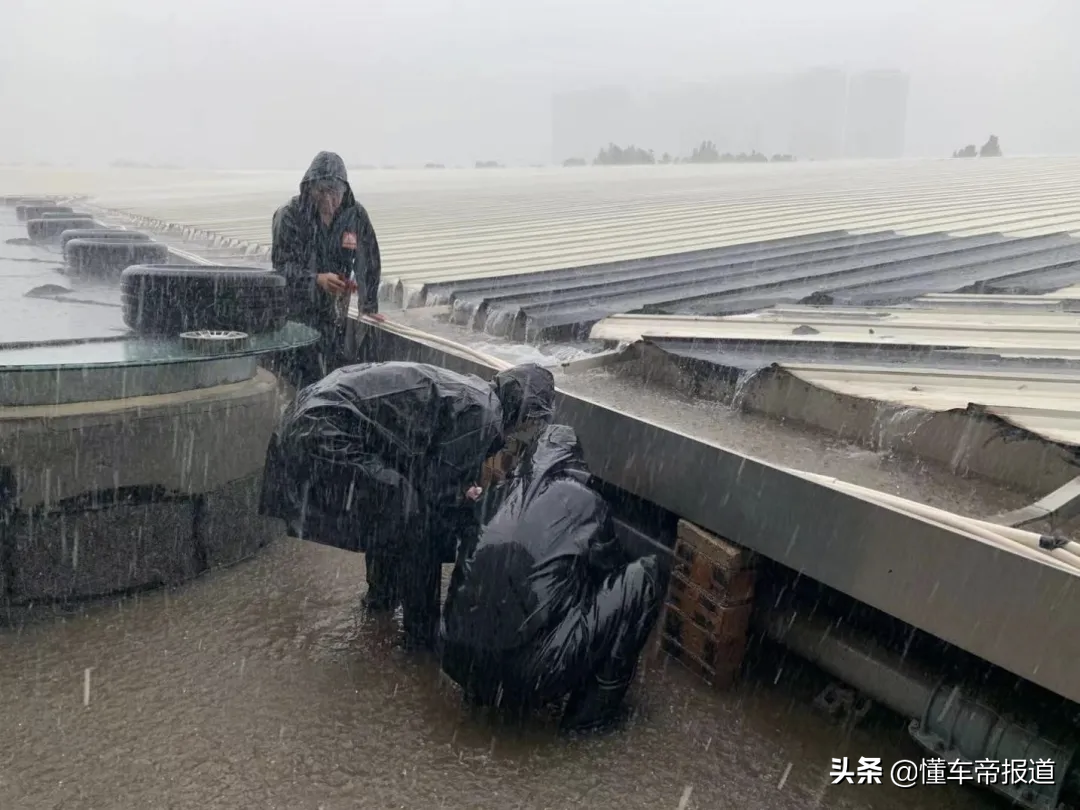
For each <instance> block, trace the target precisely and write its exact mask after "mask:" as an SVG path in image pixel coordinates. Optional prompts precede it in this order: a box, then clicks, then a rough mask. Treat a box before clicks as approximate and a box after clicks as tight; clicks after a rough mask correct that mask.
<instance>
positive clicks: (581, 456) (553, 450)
mask: <svg viewBox="0 0 1080 810" xmlns="http://www.w3.org/2000/svg"><path fill="white" fill-rule="evenodd" d="M528 466H529V472H530V474H531V475H532V476H533V477H534V478H543V477H546V476H549V475H551V474H552V473H553V472H558V471H563V472H570V471H575V472H578V473H585V474H586V476H588V474H589V468H588V466H587V465H586V464H585V451H584V450H582V448H581V441H580V440H579V439H578V436H577V433H576V432H575V431H574V429H573V428H572V427H570V426H569V425H549V426H548V427H546V428H544V430H543V431H542V432H541V433H540V436H539V437H538V438H537V440H536V445H535V446H534V447H533V449H532V452H531V453H530V454H529V457H528Z"/></svg>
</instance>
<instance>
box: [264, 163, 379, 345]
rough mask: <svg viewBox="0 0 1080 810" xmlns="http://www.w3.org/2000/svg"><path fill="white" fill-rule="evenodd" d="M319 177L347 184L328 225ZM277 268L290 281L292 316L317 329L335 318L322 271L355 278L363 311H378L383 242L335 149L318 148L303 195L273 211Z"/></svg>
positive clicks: (302, 184) (334, 305)
mask: <svg viewBox="0 0 1080 810" xmlns="http://www.w3.org/2000/svg"><path fill="white" fill-rule="evenodd" d="M317 180H340V181H341V182H343V183H344V184H345V196H344V197H343V198H342V201H341V207H340V208H338V211H337V214H336V215H335V216H334V219H333V221H332V222H331V223H330V226H329V227H325V226H323V224H322V222H321V221H320V219H319V214H318V210H317V209H316V207H315V201H314V199H313V198H312V196H311V186H312V184H313V183H314V182H315V181H317ZM272 234H273V246H272V248H271V252H270V259H271V262H272V264H273V267H274V270H276V271H277V272H278V273H281V274H282V275H283V276H285V279H286V281H287V282H288V285H289V315H290V317H291V318H294V319H296V320H299V321H301V322H303V323H306V324H308V325H310V326H314V327H316V328H323V327H325V326H326V325H328V324H332V323H334V322H335V321H336V320H337V306H338V304H337V302H336V301H335V298H334V296H331V295H328V294H327V293H325V292H323V290H321V289H320V288H319V287H318V285H317V284H316V283H315V276H316V275H318V274H319V273H337V274H339V275H340V276H342V277H343V278H346V279H350V278H352V279H355V280H356V283H357V287H358V299H359V300H358V303H359V308H360V311H361V312H362V313H365V314H370V313H374V312H378V311H379V281H380V279H381V275H382V264H381V259H380V255H379V243H378V240H377V239H376V238H375V229H374V228H373V227H372V225H371V219H370V218H369V217H368V213H367V211H366V210H365V209H364V206H362V205H360V203H358V202H357V201H356V197H355V196H354V195H353V191H352V187H351V186H350V185H349V175H348V172H347V171H346V169H345V161H344V160H342V159H341V157H340V156H339V155H337V154H335V153H333V152H319V154H317V155H316V156H315V159H314V160H312V161H311V165H310V166H309V167H308V170H307V171H306V172H305V173H304V177H303V179H302V180H301V181H300V193H299V194H298V195H296V196H295V197H293V198H292V199H291V200H290V201H289V202H288V203H286V204H285V205H283V206H282V207H281V208H279V209H278V210H277V211H276V212H274V219H273V225H272Z"/></svg>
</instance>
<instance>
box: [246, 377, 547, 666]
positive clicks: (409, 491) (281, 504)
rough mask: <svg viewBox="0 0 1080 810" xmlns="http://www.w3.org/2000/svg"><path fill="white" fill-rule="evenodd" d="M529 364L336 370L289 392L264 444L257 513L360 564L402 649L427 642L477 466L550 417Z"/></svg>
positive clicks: (542, 382)
mask: <svg viewBox="0 0 1080 810" xmlns="http://www.w3.org/2000/svg"><path fill="white" fill-rule="evenodd" d="M554 395H555V380H554V377H553V376H552V374H551V372H550V371H548V370H547V369H545V368H542V367H540V366H537V365H533V364H527V365H521V366H515V367H514V368H511V369H507V370H506V371H502V372H499V373H498V374H496V375H495V377H494V379H493V380H492V381H491V382H487V381H485V380H483V379H481V378H480V377H476V376H473V375H470V374H458V373H456V372H453V371H449V370H447V369H444V368H439V367H438V366H431V365H427V364H424V363H405V362H391V363H367V364H360V365H354V366H346V367H343V368H340V369H338V370H337V371H334V372H332V373H331V374H329V375H327V376H326V377H325V378H323V379H322V380H320V381H318V382H316V383H314V384H313V385H310V386H308V387H306V388H304V389H303V390H301V391H300V392H299V394H298V395H297V398H296V400H295V401H294V402H293V404H292V405H291V406H290V407H289V408H288V410H286V412H285V414H284V415H283V416H282V421H281V424H280V426H279V427H278V429H277V431H276V432H275V433H274V435H273V437H272V438H271V442H270V448H269V450H268V452H267V459H266V466H265V471H264V477H263V492H262V498H261V504H260V512H261V513H262V514H264V515H268V516H270V517H277V518H281V519H283V520H285V521H286V524H287V526H288V530H289V534H291V535H293V536H297V537H302V538H304V539H308V540H313V541H315V542H319V543H324V544H327V545H332V546H336V547H338V548H344V549H348V550H351V551H361V552H364V553H365V555H366V559H365V562H366V567H367V572H368V576H367V578H368V592H367V595H366V599H365V602H366V605H367V607H368V608H369V609H371V610H391V609H394V608H396V607H397V606H398V604H400V605H401V606H402V608H403V612H404V629H405V634H406V640H407V643H408V644H409V645H410V646H416V647H429V648H430V647H431V646H433V645H434V642H435V639H436V635H437V629H438V622H439V591H440V588H439V586H440V566H441V563H442V562H443V560H445V561H446V562H451V561H453V559H454V545H455V543H454V540H455V539H456V536H457V534H458V532H459V531H460V530H462V529H463V528H464V529H466V530H467V529H468V528H469V526H470V524H472V523H474V522H475V517H474V506H475V504H474V501H475V500H476V499H477V498H479V496H480V494H481V493H480V492H479V491H478V487H477V486H476V482H477V481H479V480H480V473H481V468H482V467H483V464H484V461H485V460H486V459H487V458H488V457H489V456H491V455H492V454H493V453H494V452H496V451H497V450H498V449H499V448H500V446H501V444H502V443H503V442H505V441H507V440H510V439H514V440H516V441H522V440H523V441H526V442H528V441H530V440H531V439H534V438H535V436H536V435H537V434H538V433H539V431H540V429H541V428H542V427H543V425H544V424H547V423H548V422H550V420H551V415H552V405H553V402H554Z"/></svg>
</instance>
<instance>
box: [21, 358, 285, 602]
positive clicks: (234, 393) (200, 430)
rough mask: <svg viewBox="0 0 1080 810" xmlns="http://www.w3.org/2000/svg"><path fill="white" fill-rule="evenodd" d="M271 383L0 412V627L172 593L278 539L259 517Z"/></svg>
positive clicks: (273, 406)
mask: <svg viewBox="0 0 1080 810" xmlns="http://www.w3.org/2000/svg"><path fill="white" fill-rule="evenodd" d="M278 390H279V389H278V383H277V380H276V379H275V378H274V377H273V375H271V374H270V373H269V372H266V371H262V370H260V371H259V372H258V373H257V374H256V375H255V376H254V377H253V378H252V379H250V380H247V381H245V382H240V383H233V384H230V385H221V386H216V387H211V388H203V389H199V390H194V391H187V392H183V393H178V394H167V395H160V396H146V397H135V398H129V399H122V400H112V401H103V402H85V403H72V404H68V405H57V406H32V407H9V408H0V604H3V605H6V607H7V608H8V610H7V611H5V610H0V621H3V620H4V617H5V616H11V615H15V614H17V613H20V612H21V610H20V609H25V608H26V607H28V606H34V605H42V604H46V605H49V604H51V605H55V604H57V603H61V604H63V603H68V604H70V603H77V602H81V601H84V600H88V599H93V598H99V597H103V596H109V595H113V594H122V593H127V592H131V591H135V590H139V589H145V588H150V587H154V586H161V585H170V584H176V583H180V582H183V581H185V580H188V579H190V578H192V577H195V576H197V575H199V574H201V573H203V572H205V571H208V570H210V569H212V568H215V567H218V566H224V565H229V564H231V563H235V562H237V561H239V560H242V559H244V558H245V557H248V556H250V555H251V554H253V553H255V552H256V551H257V550H258V549H259V548H261V547H262V546H263V545H265V544H266V543H267V542H269V541H270V540H271V539H272V538H273V537H274V535H275V534H276V533H278V532H279V530H280V527H278V526H277V524H276V522H275V521H272V520H269V519H264V518H260V517H259V516H258V512H257V508H258V499H259V494H260V487H261V476H262V468H263V463H264V460H265V454H266V447H267V444H268V442H269V440H270V435H271V433H272V432H273V430H274V427H275V426H276V424H277V420H278V415H279V412H280V404H281V403H280V399H279V393H278Z"/></svg>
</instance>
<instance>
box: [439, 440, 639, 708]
mask: <svg viewBox="0 0 1080 810" xmlns="http://www.w3.org/2000/svg"><path fill="white" fill-rule="evenodd" d="M590 480H591V476H590V474H589V471H588V468H587V467H586V465H585V462H584V459H583V456H582V451H581V446H580V444H579V443H578V439H577V436H576V435H575V433H574V431H573V430H572V429H571V428H569V427H566V426H563V425H553V426H551V427H549V428H547V429H545V430H544V432H543V433H542V434H541V435H540V437H539V439H538V441H537V444H536V446H535V448H534V450H533V451H532V452H531V454H529V455H527V456H526V458H525V459H524V460H523V462H522V463H521V465H520V466H519V467H518V469H517V470H516V471H515V473H514V474H513V475H512V477H511V478H509V479H508V480H507V482H506V483H505V484H503V485H502V487H500V489H499V490H498V491H497V492H494V493H492V495H491V499H490V500H489V501H488V502H487V503H486V504H485V507H486V510H487V511H488V513H489V514H490V517H489V518H488V519H487V520H486V522H485V524H484V526H483V527H482V529H481V530H480V534H479V537H478V538H477V539H476V540H475V541H473V543H472V544H471V547H470V546H467V545H465V544H462V547H461V549H460V550H459V555H458V563H457V566H456V568H455V571H454V576H453V579H452V580H451V585H450V593H449V595H448V597H447V601H446V606H445V609H444V611H443V619H442V625H441V628H440V635H441V637H442V644H443V654H442V657H443V661H442V666H443V670H444V671H445V672H446V673H447V674H448V675H449V676H450V677H451V678H453V679H454V680H455V681H457V682H458V683H459V684H460V685H461V686H462V687H463V688H464V689H465V692H466V695H467V696H468V697H469V698H470V699H471V700H473V701H475V702H477V703H480V704H482V705H500V706H503V707H506V708H511V709H515V710H520V709H527V708H530V707H535V706H539V705H542V704H545V703H550V702H552V701H555V700H558V699H559V698H561V697H564V696H566V695H570V697H571V699H570V705H568V707H567V710H566V714H565V715H564V724H566V725H568V726H576V725H580V724H581V723H583V722H585V723H587V721H586V720H585V718H591V719H596V717H597V716H598V715H599V714H604V715H609V714H610V713H611V711H612V710H614V708H615V707H616V706H617V704H618V703H620V702H621V700H622V697H623V695H624V694H625V691H626V688H627V687H628V686H629V683H630V681H631V679H632V677H633V673H634V669H635V666H636V662H637V658H638V656H639V654H640V652H641V648H642V646H643V645H644V643H645V641H646V639H647V637H648V634H649V632H650V630H651V629H652V626H653V624H654V623H655V621H656V616H657V612H658V608H659V600H660V595H659V593H658V590H657V587H656V560H655V558H654V557H651V556H650V557H646V558H642V559H640V560H637V561H634V562H630V561H629V560H628V559H627V558H626V557H625V556H624V553H623V552H622V550H621V547H620V545H619V543H618V541H617V540H616V539H615V537H614V534H613V530H612V524H611V518H610V514H609V510H608V507H607V504H606V503H605V501H604V499H603V498H602V497H601V496H600V494H599V493H597V492H596V491H595V490H594V489H592V488H591V487H590Z"/></svg>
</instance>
